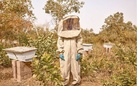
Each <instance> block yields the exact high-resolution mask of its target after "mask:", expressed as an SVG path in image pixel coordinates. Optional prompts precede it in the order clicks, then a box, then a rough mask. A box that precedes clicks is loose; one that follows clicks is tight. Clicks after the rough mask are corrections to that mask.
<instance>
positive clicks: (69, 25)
mask: <svg viewBox="0 0 137 86" xmlns="http://www.w3.org/2000/svg"><path fill="white" fill-rule="evenodd" d="M78 29H79V18H69V19H67V20H64V21H63V31H66V30H78Z"/></svg>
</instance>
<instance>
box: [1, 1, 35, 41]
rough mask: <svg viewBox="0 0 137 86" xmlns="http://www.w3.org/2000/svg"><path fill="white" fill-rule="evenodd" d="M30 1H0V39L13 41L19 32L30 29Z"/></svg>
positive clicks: (32, 16)
mask: <svg viewBox="0 0 137 86" xmlns="http://www.w3.org/2000/svg"><path fill="white" fill-rule="evenodd" d="M31 8H32V5H31V1H30V0H1V1H0V20H1V21H0V38H6V39H9V38H10V39H15V38H16V34H18V33H19V32H20V31H26V30H28V29H30V28H31V27H32V20H33V19H34V15H33V13H32V9H31Z"/></svg>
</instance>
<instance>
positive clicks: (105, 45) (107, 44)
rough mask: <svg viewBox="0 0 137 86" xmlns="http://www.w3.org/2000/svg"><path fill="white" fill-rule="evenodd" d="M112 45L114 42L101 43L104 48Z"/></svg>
mask: <svg viewBox="0 0 137 86" xmlns="http://www.w3.org/2000/svg"><path fill="white" fill-rule="evenodd" d="M113 45H114V44H112V43H104V44H103V47H104V48H109V49H111V48H112V47H113Z"/></svg>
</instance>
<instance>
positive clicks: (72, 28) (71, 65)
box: [57, 15, 83, 86]
mask: <svg viewBox="0 0 137 86" xmlns="http://www.w3.org/2000/svg"><path fill="white" fill-rule="evenodd" d="M57 47H58V50H57V51H58V52H59V53H60V55H59V57H60V70H61V76H62V78H63V80H64V81H63V85H64V86H67V85H68V83H69V80H70V73H72V76H73V82H72V84H73V85H74V86H79V84H80V80H81V78H80V61H79V60H80V58H81V56H82V52H83V47H82V36H81V28H80V24H79V17H78V16H76V15H70V16H67V17H65V18H63V19H62V20H61V21H60V22H59V26H58V41H57Z"/></svg>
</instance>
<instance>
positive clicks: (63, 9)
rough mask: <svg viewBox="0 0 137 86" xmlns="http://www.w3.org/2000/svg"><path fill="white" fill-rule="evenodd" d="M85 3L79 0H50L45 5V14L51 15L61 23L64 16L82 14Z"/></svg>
mask: <svg viewBox="0 0 137 86" xmlns="http://www.w3.org/2000/svg"><path fill="white" fill-rule="evenodd" d="M83 5H84V2H79V1H78V0H56V1H55V0H48V1H47V3H46V5H45V8H44V9H45V12H46V13H48V14H51V15H52V17H54V18H55V19H56V21H60V20H61V19H62V18H63V16H65V15H67V14H69V13H72V12H76V13H77V12H80V11H79V9H80V8H81V7H83Z"/></svg>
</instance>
